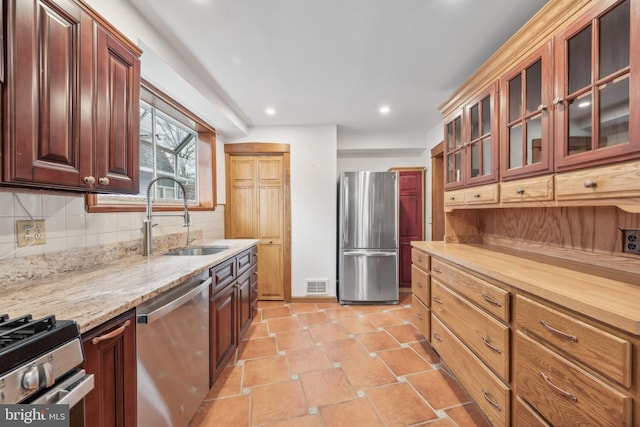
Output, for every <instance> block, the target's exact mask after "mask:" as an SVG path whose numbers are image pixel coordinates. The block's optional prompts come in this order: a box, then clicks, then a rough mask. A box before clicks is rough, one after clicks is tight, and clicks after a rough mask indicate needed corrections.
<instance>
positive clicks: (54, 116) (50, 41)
mask: <svg viewBox="0 0 640 427" xmlns="http://www.w3.org/2000/svg"><path fill="white" fill-rule="evenodd" d="M6 34H7V43H6V46H7V47H6V49H7V55H6V70H7V71H6V79H5V86H4V87H3V92H4V93H3V104H4V105H3V116H4V120H3V122H4V124H3V134H4V144H3V164H2V168H3V173H2V178H3V181H4V182H7V183H10V184H13V185H24V186H37V187H47V188H63V189H70V190H80V191H95V192H136V193H137V184H136V183H137V179H138V127H139V124H138V122H137V117H138V108H139V107H138V106H139V90H140V89H139V87H140V65H139V59H138V55H139V52H133V51H132V50H127V49H126V48H125V47H124V46H123V45H119V46H118V41H117V40H116V39H115V38H114V37H112V36H110V34H109V33H107V32H106V31H104V30H103V29H102V28H101V27H100V26H99V25H98V23H97V21H96V19H95V17H94V16H92V15H91V14H90V13H89V12H88V11H87V10H85V9H84V8H83V7H81V5H80V4H78V3H76V2H74V1H71V0H8V1H7V2H6Z"/></svg>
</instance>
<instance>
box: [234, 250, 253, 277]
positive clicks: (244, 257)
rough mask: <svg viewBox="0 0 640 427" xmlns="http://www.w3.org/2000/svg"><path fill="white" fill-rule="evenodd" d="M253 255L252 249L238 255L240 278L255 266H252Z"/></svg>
mask: <svg viewBox="0 0 640 427" xmlns="http://www.w3.org/2000/svg"><path fill="white" fill-rule="evenodd" d="M251 255H252V254H251V249H247V250H246V251H244V252H241V253H239V254H238V255H236V260H237V263H238V273H237V275H238V276H239V275H241V274H242V273H244V272H245V271H247V270H248V269H249V268H250V267H251V266H252V265H253V264H252V258H253V257H252V256H251Z"/></svg>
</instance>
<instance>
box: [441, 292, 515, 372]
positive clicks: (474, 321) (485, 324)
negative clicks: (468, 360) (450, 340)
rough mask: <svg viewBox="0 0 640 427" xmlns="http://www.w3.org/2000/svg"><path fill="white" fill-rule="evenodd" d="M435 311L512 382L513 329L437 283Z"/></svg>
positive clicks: (460, 336)
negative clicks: (510, 360) (510, 369)
mask: <svg viewBox="0 0 640 427" xmlns="http://www.w3.org/2000/svg"><path fill="white" fill-rule="evenodd" d="M431 310H432V311H433V314H435V315H437V316H438V317H439V318H440V319H441V320H442V322H443V323H444V324H445V325H447V327H448V328H449V329H450V330H451V331H453V333H455V334H456V335H457V336H458V338H460V339H461V340H462V341H463V342H464V343H465V344H466V345H467V346H468V347H469V348H471V350H473V351H474V352H475V353H476V354H477V355H478V356H479V357H480V359H482V360H483V361H484V363H486V364H487V366H489V368H491V369H492V370H493V371H494V372H495V373H496V374H498V376H500V377H501V378H502V379H504V381H505V382H509V353H510V351H509V348H510V346H509V327H508V326H506V325H504V324H502V323H500V322H498V321H497V320H495V319H494V318H493V317H491V316H489V315H488V314H486V313H485V312H483V311H482V310H480V309H479V308H477V307H476V306H474V305H473V304H471V303H469V302H467V301H466V300H464V298H462V297H460V296H458V295H457V294H456V293H454V292H453V291H451V290H449V289H447V288H446V287H445V286H443V285H442V284H440V283H438V282H437V281H436V280H434V281H433V283H432V284H431Z"/></svg>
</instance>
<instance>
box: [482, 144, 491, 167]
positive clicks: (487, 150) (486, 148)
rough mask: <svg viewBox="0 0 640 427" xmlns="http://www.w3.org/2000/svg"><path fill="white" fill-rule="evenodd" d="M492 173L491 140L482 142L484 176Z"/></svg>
mask: <svg viewBox="0 0 640 427" xmlns="http://www.w3.org/2000/svg"><path fill="white" fill-rule="evenodd" d="M490 173H491V138H487V139H485V140H484V141H483V142H482V175H489V174H490Z"/></svg>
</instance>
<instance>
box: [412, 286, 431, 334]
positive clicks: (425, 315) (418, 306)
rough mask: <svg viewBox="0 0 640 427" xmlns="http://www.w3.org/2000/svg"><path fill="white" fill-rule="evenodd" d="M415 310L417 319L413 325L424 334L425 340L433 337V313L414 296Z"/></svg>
mask: <svg viewBox="0 0 640 427" xmlns="http://www.w3.org/2000/svg"><path fill="white" fill-rule="evenodd" d="M413 310H414V312H415V316H416V318H415V319H414V321H413V323H414V325H416V327H417V328H418V329H419V330H420V332H422V335H424V337H425V339H427V340H428V339H429V337H430V336H431V313H430V311H429V309H428V308H427V306H426V305H424V304H423V303H422V301H420V300H419V299H418V298H416V296H415V295H414V296H413Z"/></svg>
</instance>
